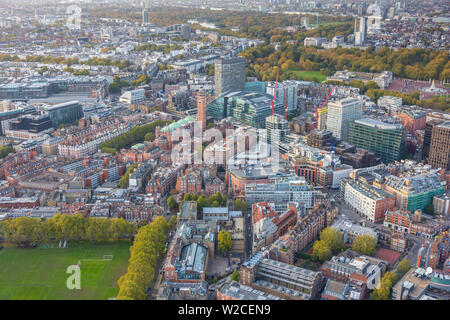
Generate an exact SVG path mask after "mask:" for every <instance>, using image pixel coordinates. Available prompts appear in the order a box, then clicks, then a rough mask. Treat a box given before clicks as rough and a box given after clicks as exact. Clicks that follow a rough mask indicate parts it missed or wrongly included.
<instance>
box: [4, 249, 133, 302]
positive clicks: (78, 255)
mask: <svg viewBox="0 0 450 320" xmlns="http://www.w3.org/2000/svg"><path fill="white" fill-rule="evenodd" d="M130 245H131V243H130V242H128V241H121V242H117V243H101V244H92V243H88V242H85V243H82V242H70V243H68V246H67V248H64V249H59V248H57V244H56V245H54V248H49V249H41V248H39V249H13V248H4V249H2V250H0V300H87V299H90V300H105V299H109V298H113V297H115V296H116V295H117V293H118V291H119V288H118V286H117V280H118V279H119V278H120V276H121V275H123V274H125V273H126V270H127V267H128V259H129V257H130V252H129V248H130ZM105 255H112V259H111V260H104V259H103V258H104V256H105ZM78 261H81V289H80V290H77V289H74V290H69V289H67V287H66V280H67V278H68V277H69V276H70V274H67V273H66V269H67V267H68V266H69V265H73V264H77V263H78Z"/></svg>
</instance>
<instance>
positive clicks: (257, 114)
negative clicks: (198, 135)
mask: <svg viewBox="0 0 450 320" xmlns="http://www.w3.org/2000/svg"><path fill="white" fill-rule="evenodd" d="M274 111H275V113H276V114H279V115H284V106H283V103H282V102H280V101H275V105H274ZM207 114H208V115H210V116H212V117H213V118H214V119H215V120H222V119H225V118H228V117H232V118H233V119H235V120H236V121H239V122H240V123H242V124H244V125H248V126H252V127H255V128H259V129H263V128H265V126H266V118H267V117H268V116H270V115H272V97H271V96H270V95H268V94H266V93H262V92H248V91H237V92H230V93H227V94H223V95H221V96H219V97H218V98H217V99H215V100H214V101H213V102H211V103H210V104H209V105H208V108H207Z"/></svg>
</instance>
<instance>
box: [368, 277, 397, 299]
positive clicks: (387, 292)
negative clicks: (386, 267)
mask: <svg viewBox="0 0 450 320" xmlns="http://www.w3.org/2000/svg"><path fill="white" fill-rule="evenodd" d="M396 280H397V275H396V274H395V273H394V272H392V271H389V272H386V273H385V274H384V276H383V277H382V278H381V281H380V286H379V288H378V289H375V290H373V292H372V294H371V295H370V299H372V300H389V298H390V296H391V289H392V286H393V285H394V283H395V282H396Z"/></svg>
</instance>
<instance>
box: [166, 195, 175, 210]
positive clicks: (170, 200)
mask: <svg viewBox="0 0 450 320" xmlns="http://www.w3.org/2000/svg"><path fill="white" fill-rule="evenodd" d="M167 205H168V206H169V209H170V210H176V209H178V202H177V201H176V200H175V198H174V197H173V196H170V197H169V198H168V199H167Z"/></svg>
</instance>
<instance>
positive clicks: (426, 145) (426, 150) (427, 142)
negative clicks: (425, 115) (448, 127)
mask: <svg viewBox="0 0 450 320" xmlns="http://www.w3.org/2000/svg"><path fill="white" fill-rule="evenodd" d="M442 122H444V120H440V119H435V120H431V121H428V122H427V123H426V124H425V134H424V136H423V145H422V160H426V161H428V157H429V156H430V146H431V137H432V135H433V128H434V127H435V126H437V125H438V124H441V123H442Z"/></svg>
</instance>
